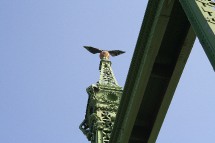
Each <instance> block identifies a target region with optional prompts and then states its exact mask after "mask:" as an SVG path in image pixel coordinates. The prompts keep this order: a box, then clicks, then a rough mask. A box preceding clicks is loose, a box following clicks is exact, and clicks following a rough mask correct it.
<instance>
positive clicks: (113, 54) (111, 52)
mask: <svg viewBox="0 0 215 143" xmlns="http://www.w3.org/2000/svg"><path fill="white" fill-rule="evenodd" d="M108 52H109V53H110V55H111V56H113V57H114V56H118V55H120V54H123V53H125V52H124V51H120V50H112V51H108Z"/></svg>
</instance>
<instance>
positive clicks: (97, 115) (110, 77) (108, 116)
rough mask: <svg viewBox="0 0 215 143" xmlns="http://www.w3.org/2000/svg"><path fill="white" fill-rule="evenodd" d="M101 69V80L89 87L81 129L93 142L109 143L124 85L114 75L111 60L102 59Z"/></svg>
mask: <svg viewBox="0 0 215 143" xmlns="http://www.w3.org/2000/svg"><path fill="white" fill-rule="evenodd" d="M99 70H100V78H99V81H98V82H97V83H96V84H92V85H91V86H89V87H88V88H87V93H88V95H89V98H88V103H87V109H86V115H85V119H84V121H83V122H82V123H81V125H80V129H81V131H82V132H83V133H84V134H85V135H86V137H87V138H88V140H89V141H91V142H92V143H109V139H110V136H111V132H112V129H113V125H114V121H115V118H116V113H117V110H118V105H119V102H120V99H121V95H122V87H120V86H119V85H118V84H117V81H116V79H115V77H114V74H113V71H112V68H111V61H109V60H108V59H106V58H103V59H101V61H100V66H99Z"/></svg>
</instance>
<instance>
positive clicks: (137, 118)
mask: <svg viewBox="0 0 215 143" xmlns="http://www.w3.org/2000/svg"><path fill="white" fill-rule="evenodd" d="M195 37H196V36H195V33H194V31H193V29H192V27H191V25H190V23H189V21H188V19H187V17H186V14H185V13H184V11H183V9H182V7H181V5H180V3H179V1H177V0H171V1H170V0H149V3H148V6H147V9H146V12H145V17H144V20H143V24H142V27H141V30H140V34H139V37H138V41H137V44H136V48H135V51H134V55H133V58H132V62H131V65H130V69H129V73H128V76H127V80H126V84H125V87H124V91H123V96H122V99H121V103H120V106H119V110H118V113H117V117H116V121H115V126H114V129H113V132H112V136H111V139H110V143H154V142H156V139H157V136H158V133H159V131H160V128H161V126H162V123H163V120H164V118H165V115H166V113H167V110H168V107H169V105H170V102H171V100H172V97H173V95H174V91H175V89H176V86H177V84H178V81H179V79H180V76H181V74H182V71H183V68H184V66H185V64H186V61H187V58H188V56H189V53H190V51H191V49H192V46H193V43H194V40H195Z"/></svg>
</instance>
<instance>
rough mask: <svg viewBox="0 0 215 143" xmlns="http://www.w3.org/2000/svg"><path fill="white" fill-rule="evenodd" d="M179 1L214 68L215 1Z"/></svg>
mask: <svg viewBox="0 0 215 143" xmlns="http://www.w3.org/2000/svg"><path fill="white" fill-rule="evenodd" d="M180 3H181V5H182V7H183V9H184V11H185V13H186V15H187V17H188V19H189V21H190V23H191V24H192V27H193V29H194V31H195V33H196V35H197V36H198V38H199V41H200V43H201V44H202V47H203V49H204V51H205V53H206V55H207V57H208V59H209V61H210V63H211V65H212V67H213V69H214V70H215V35H214V33H215V3H214V2H213V1H212V0H180Z"/></svg>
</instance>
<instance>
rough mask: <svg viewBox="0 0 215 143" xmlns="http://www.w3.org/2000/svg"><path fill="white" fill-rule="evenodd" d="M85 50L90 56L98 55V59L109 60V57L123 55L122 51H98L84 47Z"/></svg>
mask: <svg viewBox="0 0 215 143" xmlns="http://www.w3.org/2000/svg"><path fill="white" fill-rule="evenodd" d="M84 48H85V49H87V50H88V51H89V52H90V53H92V54H96V53H100V55H99V57H100V59H104V58H105V59H109V57H110V55H111V56H113V57H115V56H118V55H120V54H123V53H125V52H124V51H120V50H111V51H108V50H100V49H97V48H94V47H91V46H84Z"/></svg>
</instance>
